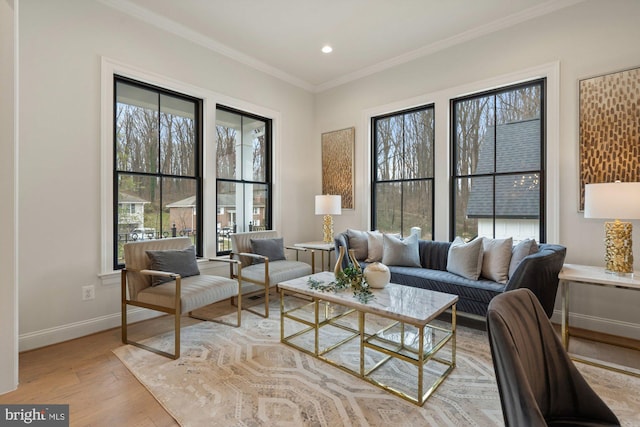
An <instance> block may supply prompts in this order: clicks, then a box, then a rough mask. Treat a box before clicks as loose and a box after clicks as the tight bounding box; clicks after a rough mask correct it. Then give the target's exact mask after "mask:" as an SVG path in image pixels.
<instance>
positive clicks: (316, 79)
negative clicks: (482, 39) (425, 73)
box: [99, 0, 583, 91]
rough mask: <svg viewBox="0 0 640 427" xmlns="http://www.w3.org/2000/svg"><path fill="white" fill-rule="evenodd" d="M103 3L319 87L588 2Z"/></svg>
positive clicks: (277, 0)
mask: <svg viewBox="0 0 640 427" xmlns="http://www.w3.org/2000/svg"><path fill="white" fill-rule="evenodd" d="M99 1H101V2H102V3H104V4H107V5H109V6H111V7H114V8H116V9H119V10H121V11H123V12H125V13H127V14H130V15H132V16H134V17H137V18H138V19H141V20H143V21H145V22H148V23H151V24H153V25H156V26H158V27H160V28H163V29H165V30H167V31H170V32H173V33H175V34H178V35H180V36H181V37H185V38H187V39H189V40H192V41H194V42H196V43H199V44H201V45H203V46H205V47H207V48H209V49H211V50H213V51H216V52H219V53H221V54H224V55H226V56H229V57H231V58H233V59H235V60H238V61H240V62H242V63H245V64H247V65H250V66H252V67H254V68H257V69H259V70H262V71H264V72H267V73H269V74H271V75H274V76H276V77H278V78H280V79H283V80H285V81H288V82H290V83H292V84H295V85H297V86H300V87H303V88H305V89H307V90H311V91H322V90H325V89H328V88H331V87H334V86H337V85H339V84H342V83H345V82H348V81H351V80H355V79H357V78H360V77H363V76H366V75H369V74H372V73H374V72H377V71H380V70H383V69H386V68H389V67H392V66H394V65H397V64H400V63H403V62H407V61H410V60H412V59H415V58H418V57H420V56H424V55H428V54H430V53H433V52H435V51H438V50H441V49H445V48H447V47H449V46H452V45H455V44H457V43H462V42H464V41H467V40H470V39H473V38H476V37H479V36H481V35H483V34H487V33H490V32H493V31H497V30H500V29H502V28H506V27H509V26H512V25H516V24H518V23H521V22H524V21H526V20H529V19H533V18H535V17H538V16H541V15H544V14H547V13H551V12H553V11H556V10H558V9H562V8H564V7H567V6H571V5H574V4H576V3H579V2H581V1H583V0H322V1H320V0H180V1H175V0H99ZM324 44H330V45H331V46H333V49H334V50H333V52H332V53H330V54H323V53H322V52H321V51H320V49H321V47H322V46H323V45H324Z"/></svg>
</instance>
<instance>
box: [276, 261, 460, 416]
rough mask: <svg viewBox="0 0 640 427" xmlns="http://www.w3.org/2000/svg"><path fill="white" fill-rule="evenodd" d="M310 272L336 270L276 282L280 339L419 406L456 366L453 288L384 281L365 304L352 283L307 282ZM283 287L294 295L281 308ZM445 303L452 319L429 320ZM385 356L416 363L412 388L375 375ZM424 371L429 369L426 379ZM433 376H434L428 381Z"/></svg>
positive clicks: (325, 276)
mask: <svg viewBox="0 0 640 427" xmlns="http://www.w3.org/2000/svg"><path fill="white" fill-rule="evenodd" d="M309 278H313V279H314V280H317V281H320V282H324V283H329V282H331V281H333V280H334V275H333V273H331V272H321V273H316V274H312V275H310V276H305V277H301V278H298V279H293V280H288V281H286V282H282V283H280V284H278V287H279V288H280V293H281V295H280V297H281V298H280V341H281V342H282V343H284V344H287V345H289V346H291V347H294V348H296V349H298V350H300V351H302V352H304V353H307V354H310V355H312V356H314V357H317V358H318V359H321V360H323V361H325V362H327V363H329V364H331V365H333V366H336V367H338V368H340V369H342V370H344V371H346V372H349V373H350V374H352V375H355V376H357V377H359V378H361V379H364V380H366V381H368V382H370V383H372V384H374V385H376V386H378V387H380V388H382V389H384V390H386V391H388V392H390V393H392V394H394V395H396V396H399V397H401V398H403V399H405V400H408V401H409V402H412V403H414V404H416V405H418V406H422V405H423V404H424V402H426V400H427V399H428V398H429V396H431V394H433V392H434V391H435V390H436V389H437V388H438V386H439V385H440V384H442V382H443V381H444V379H445V378H446V377H447V376H449V374H450V373H451V372H452V371H453V369H454V368H455V366H456V303H457V302H458V296H457V295H450V294H445V293H442V292H435V291H430V290H426V289H419V288H414V287H410V286H403V285H397V284H393V283H389V284H388V285H387V286H385V287H384V289H373V290H372V291H373V294H374V296H375V298H374V299H373V300H371V301H369V302H368V303H366V304H363V303H361V302H359V301H358V300H357V299H356V298H354V297H353V292H351V291H350V290H344V291H341V292H337V293H333V292H321V291H317V290H312V289H311V288H310V287H309V282H308V281H309ZM285 295H293V296H295V297H298V298H289V299H288V300H287V301H288V302H287V304H288V305H293V306H292V307H286V308H285ZM449 309H450V310H451V324H450V327H449V325H446V326H444V327H443V326H442V325H434V324H433V322H434V320H435V319H436V317H438V316H439V315H440V314H442V313H443V312H444V311H446V310H449ZM354 317H355V318H356V319H357V320H356V319H354ZM368 320H369V322H368ZM354 323H357V326H354ZM286 329H288V332H287V333H286V334H285V330H286ZM325 329H327V330H328V329H331V330H332V331H334V332H333V335H332V336H331V337H330V339H329V340H327V334H323V330H325ZM444 348H450V352H449V353H448V354H445V355H444V356H443V355H442V353H446V352H443V351H442V350H443V349H444ZM341 350H343V351H342V353H341V352H340V351H341ZM334 355H338V360H336V359H335V358H334V357H333V356H334ZM447 356H448V357H447ZM389 361H394V362H405V363H408V364H410V365H413V366H415V367H416V369H417V375H416V378H417V387H416V388H417V390H415V393H413V392H408V391H406V390H401V389H400V387H398V385H397V384H396V385H393V384H389V383H387V381H386V380H385V381H383V380H381V379H380V378H379V377H376V375H378V374H379V373H380V372H381V371H382V369H381V368H382V367H383V366H385V365H386V364H387V362H389ZM428 364H429V365H428ZM427 365H428V366H429V368H428V369H427V372H425V367H426V366H427ZM425 375H428V377H429V378H428V379H427V380H428V382H427V383H426V384H425ZM392 376H393V375H391V376H390V375H389V373H387V374H385V375H383V376H382V377H383V378H382V379H384V378H387V379H393V378H392ZM431 377H434V379H433V381H429V380H430V379H431ZM403 385H404V384H403Z"/></svg>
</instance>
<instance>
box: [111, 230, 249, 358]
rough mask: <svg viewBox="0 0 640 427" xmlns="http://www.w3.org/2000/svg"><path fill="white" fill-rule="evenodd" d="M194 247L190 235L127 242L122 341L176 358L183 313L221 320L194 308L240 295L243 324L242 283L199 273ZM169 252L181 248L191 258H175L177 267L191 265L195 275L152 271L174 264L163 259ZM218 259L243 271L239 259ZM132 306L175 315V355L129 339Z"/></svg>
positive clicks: (123, 288) (239, 304) (122, 289)
mask: <svg viewBox="0 0 640 427" xmlns="http://www.w3.org/2000/svg"><path fill="white" fill-rule="evenodd" d="M191 247H192V242H191V239H190V238H188V237H177V238H169V239H157V240H144V241H139V242H131V243H127V244H125V245H124V262H125V268H124V269H123V270H122V273H121V293H122V342H123V343H125V344H132V345H135V346H137V347H141V348H144V349H146V350H149V351H152V352H154V353H157V354H161V355H163V356H166V357H169V358H172V359H177V358H179V357H180V317H181V315H182V314H184V313H188V314H189V316H191V317H194V318H197V319H201V320H209V321H218V322H220V321H219V320H215V319H209V318H203V317H198V316H195V315H193V313H192V311H193V310H196V309H198V308H201V307H204V306H207V305H209V304H213V303H215V302H218V301H223V300H225V299H229V300H230V301H231V300H232V299H233V298H234V297H237V298H238V302H237V326H240V323H241V320H242V316H241V310H242V294H241V293H240V292H239V291H240V287H239V282H238V281H237V280H233V279H228V278H226V277H221V276H211V275H200V274H199V270H198V267H197V264H196V263H195V252H194V253H193V254H190V253H189V251H190V250H191V249H190V248H191ZM147 251H151V252H147ZM167 251H180V253H179V254H178V255H180V254H183V255H180V256H183V257H184V258H185V259H186V258H188V262H182V261H183V259H182V258H175V257H174V260H176V259H177V262H178V263H179V265H178V266H177V268H175V270H184V269H189V268H190V270H191V274H195V275H191V276H189V277H182V276H183V275H186V273H183V274H182V275H181V274H179V273H176V272H175V271H162V270H166V269H156V270H152V267H153V266H154V265H160V266H162V265H164V266H167V265H170V264H171V262H164V263H163V262H161V261H162V260H163V259H164V260H168V259H170V258H169V257H170V256H172V255H171V254H170V253H168V252H167ZM174 254H175V252H174ZM152 258H153V260H152ZM154 261H155V264H154ZM215 261H225V262H229V263H231V265H233V264H237V269H238V271H239V274H241V271H242V266H241V265H240V262H238V261H233V260H224V259H215ZM194 269H195V270H194ZM162 280H165V282H164V283H161V284H156V285H154V286H152V283H153V282H154V281H162ZM129 305H133V306H136V307H143V308H147V309H151V310H155V311H160V312H163V313H167V314H171V315H173V316H174V318H175V324H174V331H175V332H174V333H175V351H174V353H173V354H171V353H167V352H164V351H161V350H158V349H155V348H152V347H149V346H147V345H145V344H141V343H139V342H135V341H131V340H129V339H128V337H127V306H129ZM220 323H225V322H220Z"/></svg>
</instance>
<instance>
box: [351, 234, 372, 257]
mask: <svg viewBox="0 0 640 427" xmlns="http://www.w3.org/2000/svg"><path fill="white" fill-rule="evenodd" d="M347 237H348V238H349V249H353V250H354V253H355V255H356V259H357V260H358V261H363V260H365V259H366V258H367V256H368V255H369V244H368V239H367V233H365V232H364V231H358V230H351V229H349V228H347Z"/></svg>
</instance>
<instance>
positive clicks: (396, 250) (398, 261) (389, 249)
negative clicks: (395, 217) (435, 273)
mask: <svg viewBox="0 0 640 427" xmlns="http://www.w3.org/2000/svg"><path fill="white" fill-rule="evenodd" d="M382 247H383V249H382V263H383V264H385V265H403V266H406V267H421V265H420V253H419V251H418V236H417V235H416V234H412V235H411V236H409V237H407V238H406V239H404V240H402V239H400V238H399V237H396V236H392V235H390V234H383V235H382Z"/></svg>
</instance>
